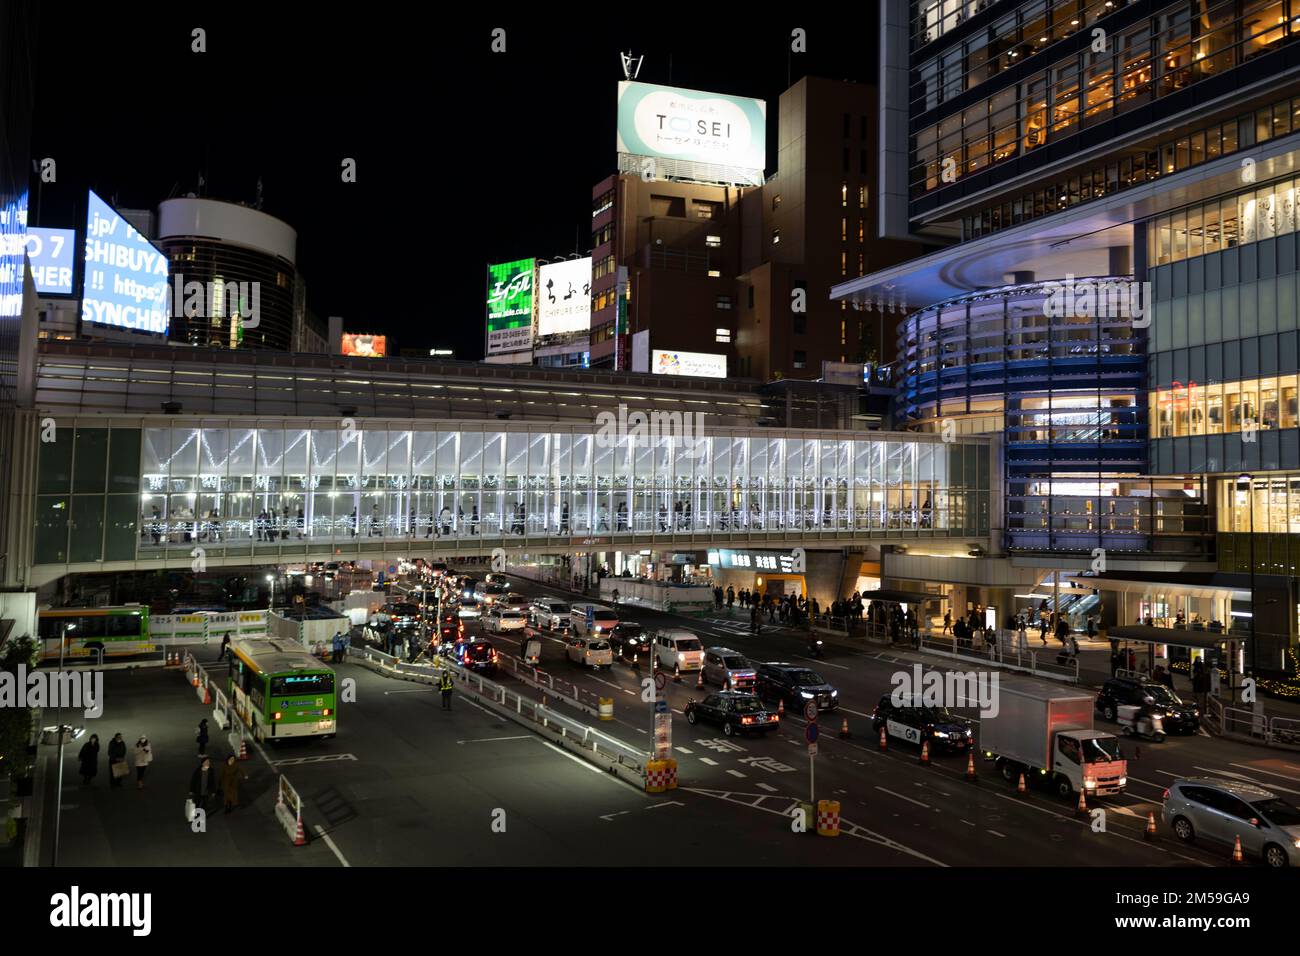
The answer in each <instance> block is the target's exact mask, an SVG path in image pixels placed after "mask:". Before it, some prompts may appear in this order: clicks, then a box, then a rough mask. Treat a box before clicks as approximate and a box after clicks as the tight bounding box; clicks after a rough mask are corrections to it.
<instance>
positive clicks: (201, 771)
mask: <svg viewBox="0 0 1300 956" xmlns="http://www.w3.org/2000/svg"><path fill="white" fill-rule="evenodd" d="M216 792H217V775H216V774H215V773H213V771H212V761H211V760H210V759H208V758H207V757H204V758H203V760H202V761H200V762H199V765H198V766H197V767H195V768H194V773H192V774H190V799H191V800H193V801H194V807H195V809H198V810H207V809H208V798H209V797H211V796H212V795H214V794H215V793H216Z"/></svg>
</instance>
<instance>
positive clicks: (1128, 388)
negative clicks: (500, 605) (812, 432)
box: [895, 277, 1151, 550]
mask: <svg viewBox="0 0 1300 956" xmlns="http://www.w3.org/2000/svg"><path fill="white" fill-rule="evenodd" d="M1086 283H1090V284H1091V287H1092V288H1094V289H1096V290H1098V291H1101V290H1106V289H1112V288H1113V289H1118V288H1123V289H1124V290H1126V291H1127V290H1128V288H1129V285H1128V283H1129V278H1128V277H1104V278H1094V279H1090V280H1082V279H1081V280H1076V288H1079V289H1083V288H1086V287H1087V286H1086V285H1085V284H1086ZM1062 288H1063V287H1062V285H1061V284H1060V283H1049V282H1039V283H1029V284H1024V285H1014V286H1006V287H1003V288H999V289H991V290H988V291H985V292H980V293H974V294H971V295H966V296H961V297H958V298H955V299H951V300H948V301H946V302H941V303H939V304H937V305H934V306H931V307H929V308H925V309H922V310H920V311H917V312H914V313H912V314H911V315H909V316H908V317H907V318H906V319H905V320H903V322H902V323H901V324H900V326H899V339H898V352H899V374H898V376H897V381H898V383H899V392H898V395H897V396H896V398H895V421H896V423H897V424H906V425H908V426H909V427H912V428H918V429H922V430H925V431H945V430H950V431H951V432H955V433H959V434H960V433H990V432H1000V433H1002V434H1003V435H1004V439H1005V469H1006V470H1005V474H1006V522H1007V531H1008V545H1009V547H1012V548H1016V547H1022V548H1032V549H1035V550H1038V549H1047V548H1051V549H1054V550H1080V549H1089V548H1092V547H1100V546H1103V545H1102V538H1103V536H1104V537H1105V538H1106V539H1107V541H1106V544H1105V545H1104V546H1106V547H1111V548H1117V549H1122V550H1142V549H1144V548H1145V547H1146V538H1145V534H1146V533H1147V532H1148V531H1149V530H1150V527H1151V525H1150V522H1149V520H1147V518H1148V512H1147V510H1145V509H1141V508H1135V502H1134V501H1133V500H1131V499H1133V498H1143V497H1150V496H1151V491H1150V489H1148V488H1147V487H1146V485H1147V483H1146V482H1136V481H1133V480H1132V479H1133V478H1134V477H1135V476H1137V475H1140V474H1142V473H1143V472H1144V471H1145V469H1146V437H1147V435H1146V416H1147V403H1146V401H1145V397H1144V393H1143V384H1144V381H1145V375H1146V364H1145V357H1144V354H1143V353H1144V345H1145V343H1144V338H1143V333H1142V331H1141V330H1140V329H1136V328H1134V323H1133V319H1131V318H1129V317H1127V315H1126V314H1121V313H1127V307H1125V308H1122V309H1117V308H1115V307H1114V305H1115V299H1114V298H1113V297H1107V296H1106V295H1099V296H1098V297H1097V298H1096V299H1095V301H1093V302H1092V303H1091V304H1090V305H1088V306H1087V307H1084V300H1082V299H1079V300H1077V301H1076V302H1074V303H1071V304H1070V305H1069V307H1062V304H1063V303H1062V300H1061V298H1060V295H1061V291H1062ZM1078 313H1084V314H1078ZM1097 313H1101V314H1097ZM947 422H951V426H949V425H946V424H945V423H947Z"/></svg>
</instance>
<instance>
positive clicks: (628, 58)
mask: <svg viewBox="0 0 1300 956" xmlns="http://www.w3.org/2000/svg"><path fill="white" fill-rule="evenodd" d="M619 57H620V58H621V59H622V60H623V78H624V79H625V80H635V79H636V78H637V74H638V73H640V72H641V61H642V60H644V59H645V54H644V53H643V54H641V55H640V56H638V57H636V58H635V59H634V58H633V56H632V51H631V50H628V51H627V52H626V53H620V54H619Z"/></svg>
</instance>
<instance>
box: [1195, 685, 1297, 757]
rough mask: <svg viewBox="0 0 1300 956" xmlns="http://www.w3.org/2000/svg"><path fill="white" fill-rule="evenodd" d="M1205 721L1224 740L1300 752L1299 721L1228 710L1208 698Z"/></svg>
mask: <svg viewBox="0 0 1300 956" xmlns="http://www.w3.org/2000/svg"><path fill="white" fill-rule="evenodd" d="M1205 716H1206V717H1208V718H1209V719H1210V722H1211V723H1212V724H1214V725H1215V726H1216V727H1217V729H1218V731H1219V733H1220V734H1221V735H1222V736H1224V737H1232V738H1235V739H1237V740H1246V741H1250V742H1251V743H1258V744H1263V745H1265V746H1267V747H1281V748H1283V749H1286V750H1300V719H1297V718H1295V717H1276V716H1269V715H1268V714H1266V713H1264V712H1263V711H1262V710H1261V711H1255V710H1247V709H1245V708H1244V707H1229V706H1227V705H1226V704H1224V703H1223V701H1221V700H1219V699H1218V698H1217V697H1210V698H1209V706H1208V707H1207V708H1206V715H1205Z"/></svg>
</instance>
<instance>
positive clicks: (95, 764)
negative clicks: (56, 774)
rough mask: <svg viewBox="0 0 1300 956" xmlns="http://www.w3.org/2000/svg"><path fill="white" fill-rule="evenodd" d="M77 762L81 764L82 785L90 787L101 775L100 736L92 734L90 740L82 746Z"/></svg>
mask: <svg viewBox="0 0 1300 956" xmlns="http://www.w3.org/2000/svg"><path fill="white" fill-rule="evenodd" d="M77 761H78V762H79V763H80V764H81V785H82V786H83V787H89V786H90V782H91V781H92V780H94V779H95V777H96V776H98V775H99V734H91V735H90V739H89V740H87V741H86V742H85V743H84V744H82V745H81V752H80V753H79V754H77Z"/></svg>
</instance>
